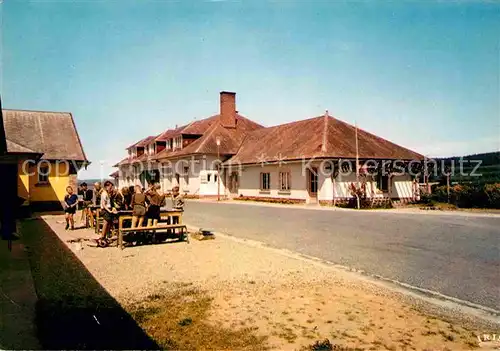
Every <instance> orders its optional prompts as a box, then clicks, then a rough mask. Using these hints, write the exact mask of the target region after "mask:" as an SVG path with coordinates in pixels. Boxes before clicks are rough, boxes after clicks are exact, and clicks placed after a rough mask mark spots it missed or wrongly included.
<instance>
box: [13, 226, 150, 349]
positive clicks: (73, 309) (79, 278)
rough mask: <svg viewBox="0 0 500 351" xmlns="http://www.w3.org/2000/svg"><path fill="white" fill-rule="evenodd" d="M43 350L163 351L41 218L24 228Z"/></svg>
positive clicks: (22, 230)
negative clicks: (115, 350) (130, 350)
mask: <svg viewBox="0 0 500 351" xmlns="http://www.w3.org/2000/svg"><path fill="white" fill-rule="evenodd" d="M21 232H22V236H23V240H24V242H25V244H26V246H27V249H28V252H29V260H30V265H31V270H32V274H33V280H34V283H35V288H36V292H37V295H38V302H37V305H36V326H37V329H38V332H37V333H38V338H39V340H40V344H41V346H42V348H44V349H101V350H102V349H159V346H158V345H157V344H156V343H155V342H154V341H153V340H152V339H151V338H149V337H148V335H147V334H146V333H145V332H144V331H143V330H142V329H141V328H140V327H139V326H138V325H137V324H136V322H135V321H134V320H133V319H132V317H131V316H130V315H129V314H128V313H127V312H126V311H125V310H124V309H123V308H122V307H121V306H120V305H119V304H118V302H117V301H116V300H115V299H114V298H113V297H112V296H111V295H109V294H108V292H106V290H105V289H104V288H103V287H102V286H101V285H100V284H99V283H98V282H97V281H96V280H95V278H94V277H93V276H92V274H91V273H90V272H89V271H88V270H87V269H86V268H85V266H84V265H83V264H82V263H81V262H80V260H79V259H78V258H77V257H76V256H75V255H74V254H73V252H72V251H71V250H70V249H69V248H68V247H67V246H66V245H65V244H64V243H63V242H61V241H60V240H59V238H58V237H57V235H56V234H55V233H54V232H53V231H52V230H51V229H50V227H49V226H48V225H47V224H46V223H45V222H44V221H43V220H41V219H37V220H26V221H23V222H22V224H21Z"/></svg>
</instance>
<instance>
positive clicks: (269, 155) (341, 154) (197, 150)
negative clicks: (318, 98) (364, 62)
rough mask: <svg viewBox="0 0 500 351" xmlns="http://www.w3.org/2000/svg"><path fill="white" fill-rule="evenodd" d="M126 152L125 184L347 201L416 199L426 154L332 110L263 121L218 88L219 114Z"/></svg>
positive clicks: (209, 193) (199, 192)
mask: <svg viewBox="0 0 500 351" xmlns="http://www.w3.org/2000/svg"><path fill="white" fill-rule="evenodd" d="M128 152H129V156H128V157H127V158H125V159H124V160H122V161H121V162H119V163H118V164H117V165H116V166H117V167H118V168H119V175H118V179H119V186H120V187H122V186H129V185H134V184H142V186H143V187H147V185H148V183H152V182H159V183H160V184H161V185H162V187H163V188H164V189H171V188H172V187H173V186H175V185H178V186H179V187H180V189H181V192H184V193H186V194H187V195H188V196H193V197H216V196H220V197H224V198H235V197H238V198H248V199H262V198H265V199H270V198H271V199H283V200H287V201H289V202H305V203H336V202H341V201H343V202H345V201H347V200H349V199H352V198H353V193H354V192H355V191H358V193H359V194H363V196H364V197H366V198H381V199H383V198H385V199H398V200H408V199H414V198H415V197H416V196H417V190H418V184H417V183H416V182H415V176H416V174H415V173H412V172H410V171H411V170H412V169H414V170H418V169H419V167H420V166H421V161H422V160H423V156H422V155H420V154H418V153H416V152H413V151H411V150H408V149H406V148H404V147H401V146H399V145H396V144H394V143H391V142H389V141H387V140H385V139H382V138H379V137H377V136H375V135H373V134H370V133H368V132H366V131H364V130H360V129H356V128H355V127H354V126H352V125H349V124H347V123H345V122H342V121H340V120H338V119H336V118H333V117H331V116H330V115H329V114H328V112H327V113H325V114H324V115H323V116H319V117H315V118H310V119H306V120H301V121H297V122H292V123H287V124H282V125H278V126H274V127H269V128H264V127H262V126H261V125H259V124H257V123H255V122H252V121H250V120H248V119H246V118H245V117H243V116H241V115H239V114H238V113H237V111H236V103H235V94H234V93H229V92H221V93H220V114H218V115H215V116H212V117H209V118H206V119H203V120H199V121H196V122H193V123H191V124H188V125H186V126H183V127H180V128H176V129H173V130H167V131H165V132H164V133H162V134H160V135H158V136H150V137H147V138H145V139H143V140H141V141H139V142H138V143H136V144H134V145H131V146H130V147H129V148H128ZM356 160H358V162H356ZM356 164H357V165H358V168H356ZM219 165H221V166H220V167H219ZM413 166H416V167H413ZM356 169H358V172H356ZM359 189H362V190H359Z"/></svg>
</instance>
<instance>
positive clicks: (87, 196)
mask: <svg viewBox="0 0 500 351" xmlns="http://www.w3.org/2000/svg"><path fill="white" fill-rule="evenodd" d="M78 195H79V196H81V198H82V203H81V204H82V216H81V219H80V220H81V222H82V223H85V226H86V227H87V226H88V225H89V223H90V220H91V218H92V212H91V210H90V208H89V206H91V205H92V200H93V197H94V194H93V192H92V190H90V189H89V188H88V187H87V183H85V182H83V183H82V184H80V190H79V191H78Z"/></svg>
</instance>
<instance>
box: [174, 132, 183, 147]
mask: <svg viewBox="0 0 500 351" xmlns="http://www.w3.org/2000/svg"><path fill="white" fill-rule="evenodd" d="M172 143H173V149H174V150H179V149H182V135H179V136H177V137H175V138H173V139H172Z"/></svg>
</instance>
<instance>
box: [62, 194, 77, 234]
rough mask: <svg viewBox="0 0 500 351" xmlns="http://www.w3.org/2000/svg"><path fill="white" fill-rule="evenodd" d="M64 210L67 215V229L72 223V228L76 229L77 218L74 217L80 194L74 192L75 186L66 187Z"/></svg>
mask: <svg viewBox="0 0 500 351" xmlns="http://www.w3.org/2000/svg"><path fill="white" fill-rule="evenodd" d="M64 204H65V208H64V212H65V216H66V230H68V228H69V227H70V225H71V230H73V229H75V219H74V218H73V217H74V215H75V212H76V205H77V204H78V196H77V195H76V194H73V188H72V187H70V186H68V187H66V196H64Z"/></svg>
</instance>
